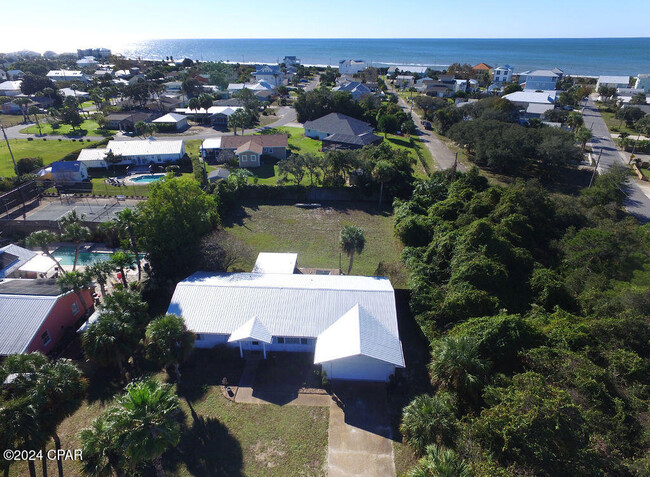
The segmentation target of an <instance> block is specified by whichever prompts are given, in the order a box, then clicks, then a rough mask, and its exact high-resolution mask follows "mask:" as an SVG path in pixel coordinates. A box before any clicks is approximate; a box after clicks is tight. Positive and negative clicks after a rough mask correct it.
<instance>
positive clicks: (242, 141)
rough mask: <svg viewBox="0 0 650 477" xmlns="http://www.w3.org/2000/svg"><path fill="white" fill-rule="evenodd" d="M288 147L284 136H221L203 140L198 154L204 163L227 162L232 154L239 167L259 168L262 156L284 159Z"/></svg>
mask: <svg viewBox="0 0 650 477" xmlns="http://www.w3.org/2000/svg"><path fill="white" fill-rule="evenodd" d="M288 147H289V142H288V136H287V135H286V134H260V135H252V136H246V135H244V136H221V137H214V138H209V139H206V140H204V141H203V144H201V149H200V152H201V156H202V157H203V159H204V160H205V161H206V162H210V163H214V162H227V161H228V159H229V158H230V157H232V154H234V156H235V157H237V159H238V160H239V167H259V166H261V165H262V163H261V158H262V156H271V157H274V158H275V159H278V160H282V159H286V158H287V148H288ZM224 151H227V153H225V154H224Z"/></svg>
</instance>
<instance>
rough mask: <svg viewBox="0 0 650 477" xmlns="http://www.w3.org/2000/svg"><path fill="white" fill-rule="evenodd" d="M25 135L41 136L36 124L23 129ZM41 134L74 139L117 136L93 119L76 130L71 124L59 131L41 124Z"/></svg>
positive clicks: (49, 125) (60, 127)
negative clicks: (102, 127)
mask: <svg viewBox="0 0 650 477" xmlns="http://www.w3.org/2000/svg"><path fill="white" fill-rule="evenodd" d="M20 132H21V133H23V134H39V132H38V127H37V126H36V125H35V124H34V125H32V126H30V127H28V128H25V129H21V130H20ZM41 132H42V134H47V135H49V136H73V137H82V136H102V137H109V136H113V135H114V134H115V131H113V130H110V129H101V128H100V127H99V124H97V121H94V120H92V119H86V120H85V121H84V122H83V123H81V125H80V126H79V127H78V128H77V129H76V130H74V131H73V130H72V126H70V125H69V124H61V125H60V126H59V128H58V129H54V128H52V125H51V124H49V123H46V122H41Z"/></svg>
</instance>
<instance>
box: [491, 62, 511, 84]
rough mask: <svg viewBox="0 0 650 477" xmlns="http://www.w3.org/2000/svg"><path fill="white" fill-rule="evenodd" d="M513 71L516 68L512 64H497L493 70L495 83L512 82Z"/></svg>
mask: <svg viewBox="0 0 650 477" xmlns="http://www.w3.org/2000/svg"><path fill="white" fill-rule="evenodd" d="M513 72H514V70H513V68H512V66H510V65H503V66H497V67H496V68H494V70H493V75H492V79H493V81H494V82H495V83H510V82H511V81H512V73H513Z"/></svg>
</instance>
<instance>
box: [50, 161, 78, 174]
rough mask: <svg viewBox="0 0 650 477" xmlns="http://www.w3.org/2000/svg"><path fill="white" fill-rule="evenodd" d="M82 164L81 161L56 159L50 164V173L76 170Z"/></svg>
mask: <svg viewBox="0 0 650 477" xmlns="http://www.w3.org/2000/svg"><path fill="white" fill-rule="evenodd" d="M82 165H84V164H83V162H79V161H56V162H53V163H52V164H51V166H52V174H56V173H57V172H78V171H79V170H80V169H81V166H82Z"/></svg>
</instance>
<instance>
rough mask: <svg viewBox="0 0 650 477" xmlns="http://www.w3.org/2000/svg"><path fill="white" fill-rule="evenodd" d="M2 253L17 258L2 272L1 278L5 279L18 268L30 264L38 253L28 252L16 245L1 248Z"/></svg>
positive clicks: (0, 271)
mask: <svg viewBox="0 0 650 477" xmlns="http://www.w3.org/2000/svg"><path fill="white" fill-rule="evenodd" d="M0 252H2V253H3V254H4V253H8V254H10V255H13V256H14V257H16V259H15V260H14V261H13V262H12V263H10V264H8V265H7V266H6V267H5V268H3V269H2V270H0V278H4V277H6V276H7V275H11V274H12V273H13V272H14V271H15V270H16V269H17V268H20V267H21V266H22V265H24V264H25V263H27V262H29V261H30V260H31V259H32V258H34V257H35V256H36V252H33V251H31V250H28V249H26V248H23V247H19V246H18V245H15V244H9V245H5V246H4V247H2V248H0Z"/></svg>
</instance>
